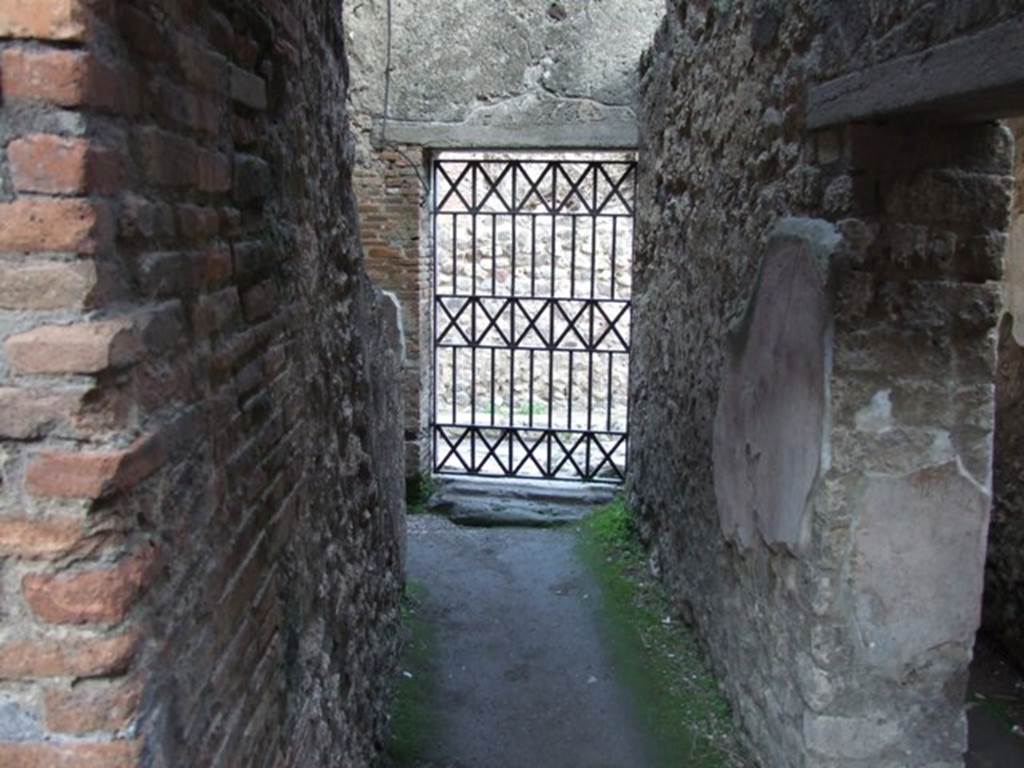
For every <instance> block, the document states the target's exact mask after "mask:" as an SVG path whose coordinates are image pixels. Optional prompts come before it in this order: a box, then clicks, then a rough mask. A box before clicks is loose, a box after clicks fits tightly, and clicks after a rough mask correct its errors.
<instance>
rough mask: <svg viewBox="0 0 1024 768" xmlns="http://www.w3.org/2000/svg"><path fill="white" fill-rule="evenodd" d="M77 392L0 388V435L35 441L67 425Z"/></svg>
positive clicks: (0, 436)
mask: <svg viewBox="0 0 1024 768" xmlns="http://www.w3.org/2000/svg"><path fill="white" fill-rule="evenodd" d="M79 398H80V395H79V393H77V392H74V391H71V392H59V391H51V392H47V391H39V390H30V389H18V388H15V387H0V438H7V439H14V440H37V439H39V438H41V437H44V436H45V435H46V434H48V433H49V432H50V431H52V430H53V429H54V428H55V427H56V426H58V425H64V424H68V423H70V421H71V418H72V414H73V413H74V411H75V409H76V408H77V406H78V402H79Z"/></svg>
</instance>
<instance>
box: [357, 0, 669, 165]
mask: <svg viewBox="0 0 1024 768" xmlns="http://www.w3.org/2000/svg"><path fill="white" fill-rule="evenodd" d="M563 11H564V13H560V14H554V15H552V14H550V13H548V4H547V3H526V4H522V3H508V2H499V3H485V4H480V3H477V2H472V1H466V0H461V1H459V2H436V3H429V4H424V3H422V2H417V1H416V0H393V2H392V39H391V43H392V68H393V69H392V76H391V90H390V100H389V114H390V118H391V120H393V121H394V122H393V123H391V124H389V127H388V136H389V137H390V138H393V139H395V140H396V141H400V142H403V143H407V144H425V145H429V146H457V147H462V148H466V147H469V146H483V147H488V148H494V147H512V146H523V145H525V146H532V147H548V148H550V147H553V146H568V147H579V146H603V147H610V146H626V147H631V146H633V145H634V144H635V142H636V120H635V116H634V111H633V97H634V94H635V89H636V61H637V58H638V57H639V55H640V53H641V51H642V50H643V49H644V47H645V46H646V45H648V44H649V42H650V39H651V36H652V35H653V33H654V29H655V27H656V26H657V23H658V17H659V14H660V13H661V11H662V3H660V2H658V1H657V0H642V2H636V1H635V0H610V1H609V0H606V1H605V2H601V3H591V2H572V3H566V4H565V5H564V6H563ZM346 14H347V17H348V28H349V31H350V34H351V36H352V37H351V43H352V52H353V54H352V56H353V67H354V71H355V72H356V73H357V79H358V81H359V82H360V84H361V88H360V90H359V91H358V92H357V93H355V94H354V98H355V99H356V104H357V106H358V108H359V109H360V110H361V111H367V112H369V113H371V114H374V115H377V116H379V115H381V114H382V113H383V111H384V109H383V107H384V105H383V91H384V79H383V78H384V60H383V57H384V51H385V50H386V25H385V3H384V2H383V0H372V2H367V3H360V4H358V5H353V6H352V7H351V8H346Z"/></svg>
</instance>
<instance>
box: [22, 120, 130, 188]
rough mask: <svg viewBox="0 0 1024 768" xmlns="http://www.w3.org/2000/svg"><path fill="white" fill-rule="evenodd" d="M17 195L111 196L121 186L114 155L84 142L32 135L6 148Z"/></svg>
mask: <svg viewBox="0 0 1024 768" xmlns="http://www.w3.org/2000/svg"><path fill="white" fill-rule="evenodd" d="M7 157H8V159H9V160H10V163H11V172H12V176H13V177H14V188H15V189H17V190H18V191H19V192H48V193H54V194H61V193H66V194H74V193H79V192H96V193H99V194H104V195H106V194H111V193H113V192H115V191H117V190H118V188H119V187H120V184H121V162H120V157H119V156H118V154H117V153H116V152H114V151H112V150H110V149H108V148H106V147H102V146H98V145H96V144H95V143H93V142H91V141H89V140H88V139H70V138H64V137H62V136H51V135H48V134H32V135H31V136H26V137H24V138H21V139H17V140H15V141H12V142H11V143H10V145H9V146H8V147H7Z"/></svg>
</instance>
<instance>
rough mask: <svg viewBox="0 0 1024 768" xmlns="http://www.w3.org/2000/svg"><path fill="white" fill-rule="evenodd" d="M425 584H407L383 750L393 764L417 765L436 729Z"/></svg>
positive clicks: (432, 640) (431, 650)
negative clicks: (401, 639) (399, 652)
mask: <svg viewBox="0 0 1024 768" xmlns="http://www.w3.org/2000/svg"><path fill="white" fill-rule="evenodd" d="M423 595H424V590H423V588H422V587H421V586H420V585H418V584H415V583H409V584H408V585H406V589H405V598H404V600H403V602H402V625H403V629H404V631H405V644H404V647H403V649H402V655H401V658H400V659H399V667H398V682H397V683H396V685H395V690H394V692H393V697H394V699H393V703H392V707H391V721H390V724H389V732H388V739H387V742H386V744H385V746H384V752H385V755H386V757H387V761H388V764H389V765H391V766H394V768H402V767H403V766H414V765H416V764H417V762H418V761H419V760H420V759H421V758H422V757H423V754H424V752H425V749H426V745H427V740H428V739H429V738H430V736H431V734H433V733H435V732H436V726H437V723H436V715H435V711H436V710H435V708H434V682H433V680H434V678H433V666H432V663H431V659H432V658H433V648H434V636H433V631H432V628H431V626H430V624H429V623H428V622H427V621H426V619H424V618H423V615H422V611H423Z"/></svg>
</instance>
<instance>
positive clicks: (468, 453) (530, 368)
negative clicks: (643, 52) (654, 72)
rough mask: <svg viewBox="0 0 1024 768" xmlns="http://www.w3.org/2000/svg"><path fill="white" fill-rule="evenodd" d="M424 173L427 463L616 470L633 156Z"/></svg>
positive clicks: (625, 364) (570, 473)
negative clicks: (429, 348) (430, 293)
mask: <svg viewBox="0 0 1024 768" xmlns="http://www.w3.org/2000/svg"><path fill="white" fill-rule="evenodd" d="M433 176H434V177H433V189H434V197H433V211H432V212H433V248H434V269H433V274H434V278H433V279H434V350H433V353H434V396H433V414H432V416H433V449H434V470H435V472H438V473H441V474H462V475H491V476H501V477H533V478H558V479H572V480H589V481H597V482H609V483H619V482H622V481H623V479H624V476H625V470H626V440H627V416H628V414H627V399H626V398H627V390H628V376H629V344H630V288H631V283H630V279H631V265H632V257H633V204H634V203H633V201H634V198H635V184H636V182H635V180H636V166H635V163H634V162H633V161H632V160H621V159H615V160H612V159H602V158H596V157H592V156H591V157H586V158H583V157H580V156H572V157H570V158H568V159H566V158H562V159H559V160H546V159H528V158H512V159H509V157H508V156H505V157H503V158H502V159H488V158H486V157H484V158H472V159H465V158H459V159H449V158H446V157H444V156H442V157H441V159H439V160H438V161H436V162H435V163H434V168H433Z"/></svg>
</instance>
